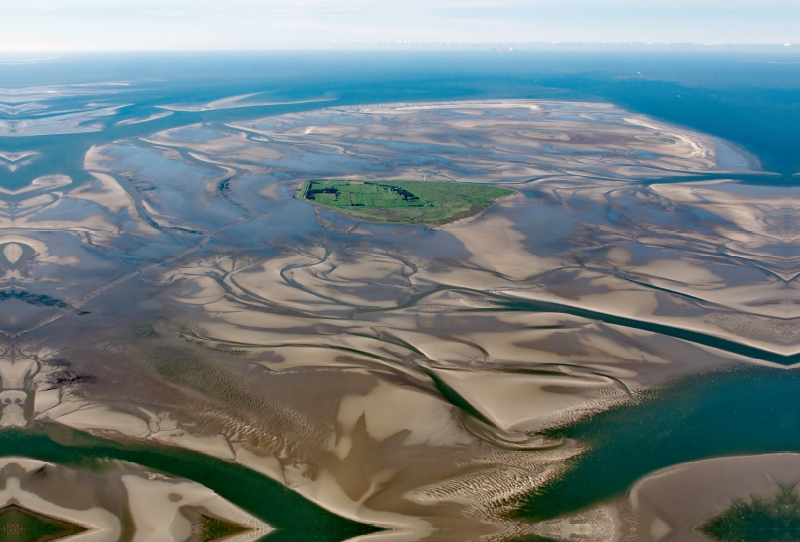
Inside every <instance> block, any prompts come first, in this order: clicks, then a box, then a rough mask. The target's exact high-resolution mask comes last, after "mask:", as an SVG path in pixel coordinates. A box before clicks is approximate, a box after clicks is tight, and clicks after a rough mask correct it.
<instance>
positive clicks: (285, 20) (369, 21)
mask: <svg viewBox="0 0 800 542" xmlns="http://www.w3.org/2000/svg"><path fill="white" fill-rule="evenodd" d="M554 41H557V42H572V43H594V42H616V43H628V42H644V43H701V44H708V43H713V44H716V43H721V44H754V43H774V44H783V43H797V44H800V0H756V1H753V0H668V1H667V0H660V1H653V0H547V1H543V0H213V1H212V0H0V51H6V52H8V51H11V52H14V51H120V50H128V51H153V50H161V51H164V50H271V49H325V48H333V47H341V46H342V44H345V45H346V44H350V45H354V46H358V47H367V48H368V47H372V46H376V44H380V43H381V42H391V43H396V42H423V43H426V42H435V43H442V42H445V43H446V42H450V43H452V44H458V43H461V42H463V43H469V44H493V43H511V42H514V43H541V42H554ZM798 46H800V45H798Z"/></svg>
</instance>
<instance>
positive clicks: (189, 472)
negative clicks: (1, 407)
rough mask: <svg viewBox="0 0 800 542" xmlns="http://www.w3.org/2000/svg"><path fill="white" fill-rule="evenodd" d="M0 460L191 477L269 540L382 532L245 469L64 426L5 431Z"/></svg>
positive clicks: (339, 537) (330, 540) (329, 540)
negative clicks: (258, 524) (114, 465)
mask: <svg viewBox="0 0 800 542" xmlns="http://www.w3.org/2000/svg"><path fill="white" fill-rule="evenodd" d="M0 456H24V457H30V458H34V459H39V460H41V461H50V462H54V463H61V464H65V465H69V466H79V467H88V468H102V464H103V461H105V460H107V459H115V460H119V461H129V462H133V463H137V464H139V465H142V466H144V467H146V468H148V469H152V470H155V471H158V472H162V473H166V474H170V475H173V476H178V477H183V478H187V479H190V480H193V481H195V482H198V483H200V484H203V485H204V486H206V487H208V488H211V489H212V490H214V491H215V492H217V493H218V494H219V495H221V496H222V497H224V498H226V499H228V500H229V501H231V502H232V503H234V504H235V505H237V506H239V507H240V508H242V509H243V510H246V511H247V512H250V513H251V514H253V515H255V516H257V517H259V518H260V519H262V520H264V521H265V522H267V523H269V524H270V525H272V526H273V527H275V528H276V529H277V531H275V532H272V533H270V534H268V535H267V536H266V537H264V538H263V539H266V538H269V540H270V541H278V542H280V541H284V542H299V541H305V540H314V541H320V542H323V541H327V542H334V541H339V540H345V539H348V538H352V537H354V536H357V535H361V534H367V533H371V532H375V531H376V530H377V529H375V528H374V527H371V526H369V525H362V524H359V523H356V522H353V521H350V520H347V519H345V518H342V517H339V516H337V515H335V514H332V513H331V512H328V511H327V510H325V509H323V508H320V507H319V506H317V505H316V504H313V503H312V502H310V501H308V500H306V499H305V498H303V497H301V496H300V495H299V494H297V493H295V492H294V491H292V490H290V489H287V488H286V487H284V486H283V485H282V484H279V483H278V482H276V481H274V480H272V479H270V478H268V477H266V476H264V475H261V474H258V473H256V472H253V471H252V470H250V469H248V468H246V467H243V466H241V465H237V464H235V463H228V462H226V461H222V460H219V459H214V458H212V457H209V456H206V455H203V454H200V453H197V452H191V451H188V450H184V449H180V448H175V447H169V446H162V445H156V444H143V443H141V442H138V441H137V442H133V441H129V442H128V441H121V442H119V441H112V440H108V439H102V438H99V437H95V436H92V435H89V434H87V433H82V432H80V431H75V430H73V429H69V428H67V427H64V426H56V425H39V426H37V427H34V428H32V429H29V430H25V431H22V430H10V431H3V432H0Z"/></svg>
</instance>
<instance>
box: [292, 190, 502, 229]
mask: <svg viewBox="0 0 800 542" xmlns="http://www.w3.org/2000/svg"><path fill="white" fill-rule="evenodd" d="M513 193H514V191H513V190H508V189H506V188H499V187H496V186H488V185H484V184H471V183H455V182H439V181H355V180H331V181H323V180H319V181H306V182H305V183H304V184H303V186H302V187H301V188H300V192H299V194H298V197H299V198H300V199H305V200H307V201H311V202H313V203H316V204H317V205H321V206H323V207H328V208H329V209H334V210H336V211H342V212H345V213H347V214H349V215H352V216H355V217H358V218H364V219H367V220H371V221H375V222H398V223H401V224H428V225H439V224H445V223H447V222H452V221H454V220H458V219H461V218H466V217H468V216H473V215H476V214H478V213H480V212H482V211H483V210H485V209H487V208H488V207H489V206H490V205H491V204H492V202H493V201H494V200H496V199H497V198H502V197H504V196H508V195H510V194H513Z"/></svg>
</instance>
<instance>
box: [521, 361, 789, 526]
mask: <svg viewBox="0 0 800 542" xmlns="http://www.w3.org/2000/svg"><path fill="white" fill-rule="evenodd" d="M798 390H800V372H798V371H793V370H789V371H787V370H782V369H769V368H764V367H750V368H736V369H725V370H716V371H710V372H704V373H701V374H696V375H690V376H686V377H682V378H679V379H676V380H674V381H672V382H670V383H669V384H667V385H666V386H664V387H663V388H661V389H658V390H652V391H649V392H647V393H646V394H645V396H644V397H642V399H641V400H640V401H639V402H638V403H637V404H634V405H630V406H625V407H621V408H616V409H614V410H611V411H607V412H603V413H601V414H597V415H595V416H592V417H590V418H587V419H584V420H582V421H580V422H578V423H576V424H574V425H571V426H569V427H566V428H563V429H559V430H557V431H553V432H552V433H551V435H552V436H557V437H565V438H572V439H576V440H577V441H579V442H581V443H583V444H584V445H586V446H587V447H588V448H589V450H588V451H587V452H586V453H585V454H582V455H580V456H579V457H577V458H575V459H574V460H572V463H571V467H572V468H571V470H570V471H569V472H567V474H566V475H565V476H564V478H563V479H562V480H560V481H559V482H557V483H555V484H553V485H551V486H549V487H548V488H546V489H545V490H543V491H542V492H541V493H540V494H538V495H535V496H530V497H529V498H528V499H527V502H526V503H525V504H524V506H523V507H522V508H521V510H520V511H519V515H520V516H522V517H525V518H527V519H532V520H540V519H546V518H553V517H556V516H560V515H562V514H566V513H568V512H574V511H577V510H580V509H583V508H586V507H588V506H590V505H592V504H595V503H597V502H599V501H604V500H607V499H611V498H614V497H620V496H622V495H624V494H625V493H626V492H627V490H628V489H629V488H630V487H631V486H632V485H633V483H634V482H635V481H636V480H637V479H639V478H641V477H643V476H645V475H647V474H649V473H651V472H653V471H656V470H659V469H662V468H664V467H668V466H670V465H675V464H678V463H684V462H688V461H696V460H700V459H708V458H713V457H721V456H728V455H739V454H757V453H771V452H789V451H795V452H796V451H798V450H800V393H798Z"/></svg>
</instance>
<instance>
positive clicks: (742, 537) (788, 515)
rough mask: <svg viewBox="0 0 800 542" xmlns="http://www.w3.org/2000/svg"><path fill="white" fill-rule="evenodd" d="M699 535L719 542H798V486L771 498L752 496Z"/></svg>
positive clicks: (700, 528) (783, 489)
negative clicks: (790, 541) (795, 489)
mask: <svg viewBox="0 0 800 542" xmlns="http://www.w3.org/2000/svg"><path fill="white" fill-rule="evenodd" d="M697 531H698V532H699V533H700V534H702V535H705V536H706V537H708V538H710V539H711V540H716V541H718V542H749V541H752V540H761V541H763V542H780V541H784V540H787V541H788V540H798V538H799V537H798V533H800V499H798V498H797V495H795V494H794V486H790V487H781V488H780V489H779V490H778V492H777V493H776V494H775V495H774V496H772V497H769V498H768V497H762V496H760V495H752V496H751V497H750V499H749V500H746V501H744V500H743V501H733V502H732V503H731V504H730V506H729V507H728V508H726V509H725V510H724V511H723V512H722V513H720V514H719V515H717V516H714V517H713V518H711V519H710V520H708V521H706V522H705V523H702V524H701V525H700V526H698V527H697Z"/></svg>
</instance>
